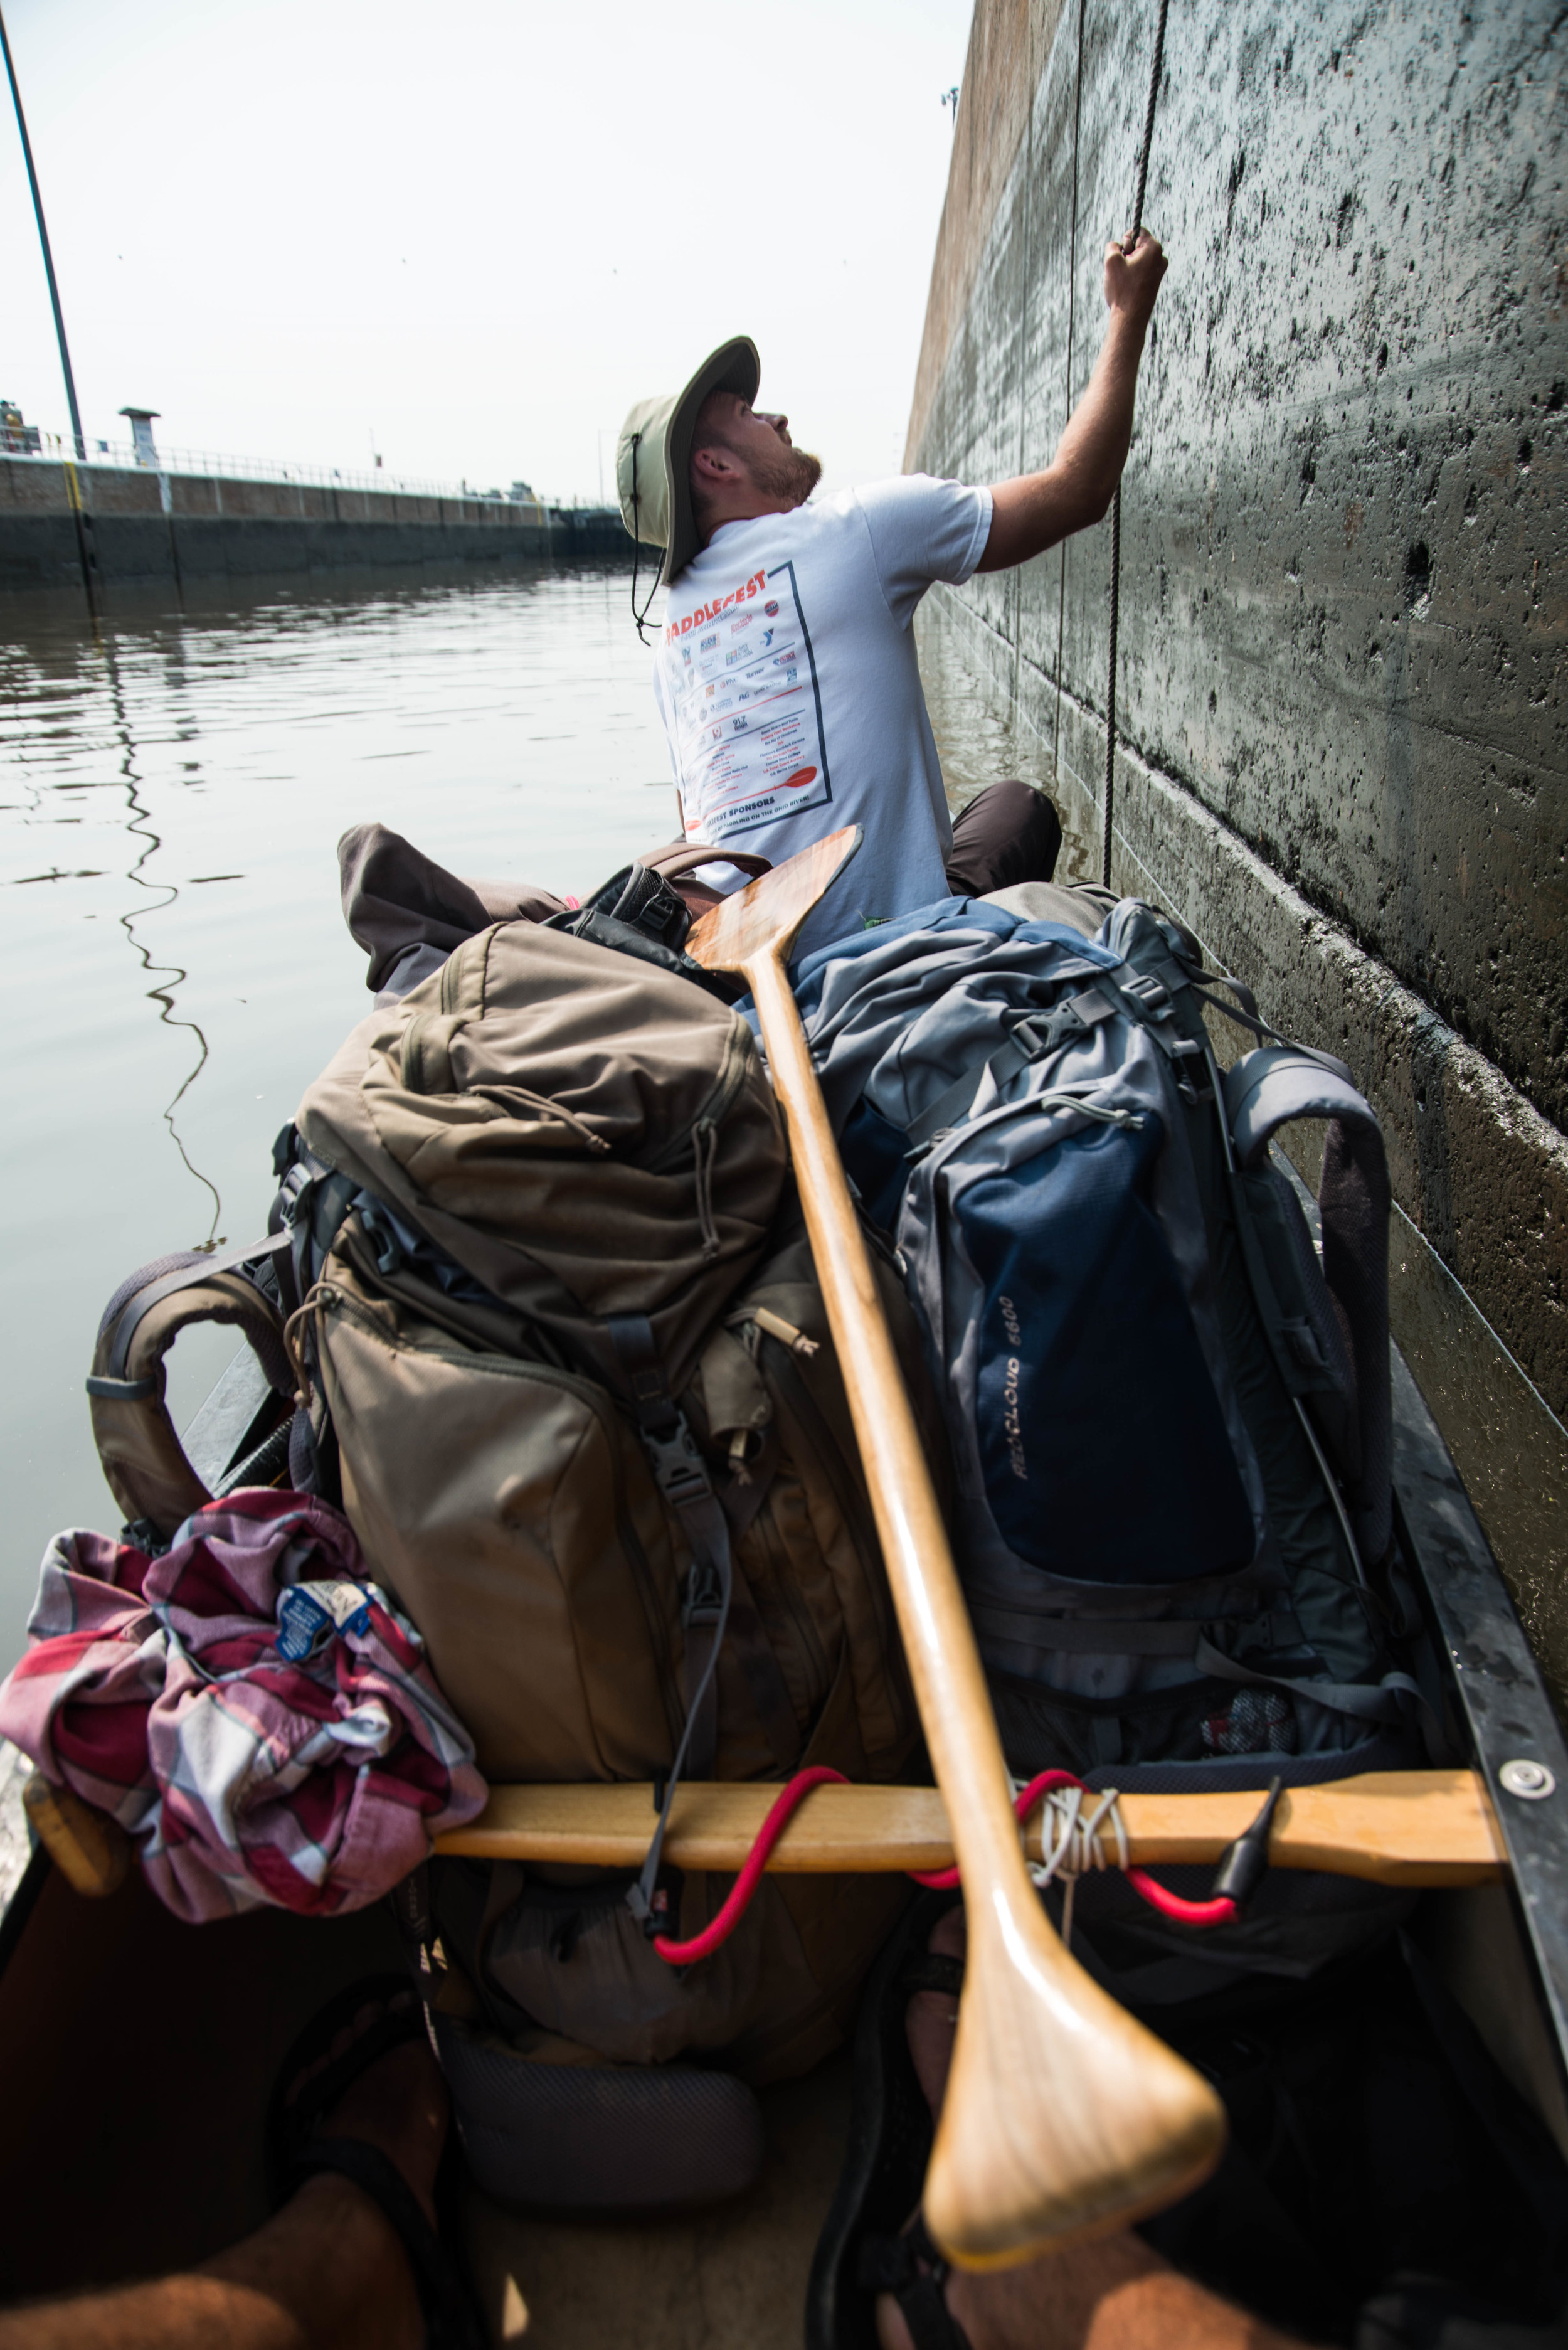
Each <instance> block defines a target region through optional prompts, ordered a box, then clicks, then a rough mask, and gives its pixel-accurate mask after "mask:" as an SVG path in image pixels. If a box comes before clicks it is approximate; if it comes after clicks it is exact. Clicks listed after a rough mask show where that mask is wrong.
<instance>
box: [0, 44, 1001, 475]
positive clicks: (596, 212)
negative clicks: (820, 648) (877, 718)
mask: <svg viewBox="0 0 1568 2350" xmlns="http://www.w3.org/2000/svg"><path fill="white" fill-rule="evenodd" d="M4 12H5V26H6V30H7V32H8V34H9V36H10V42H11V49H12V55H13V57H14V59H15V61H16V72H17V77H18V79H19V81H20V83H21V88H22V99H23V104H24V106H25V108H26V115H27V127H28V130H29V132H30V134H31V137H32V142H33V152H34V159H35V161H36V166H37V170H38V175H39V180H40V182H41V185H42V190H43V196H44V204H45V209H46V213H47V220H48V224H49V235H50V240H51V243H52V245H53V248H54V256H55V267H56V271H57V276H58V279H59V285H60V295H61V300H62V303H63V306H64V309H65V316H66V327H67V334H68V336H69V338H70V348H71V359H72V363H73V366H74V369H75V372H76V380H77V392H78V400H79V401H80V405H81V411H82V424H83V430H84V432H86V434H87V435H88V441H89V445H90V442H92V441H93V440H95V439H98V438H104V439H113V440H116V441H119V440H121V439H123V438H125V437H126V436H127V433H128V430H129V428H128V427H127V425H126V424H125V422H124V421H123V420H122V419H121V418H120V417H119V415H118V414H117V413H116V411H118V410H119V409H120V408H121V407H123V406H125V405H127V404H128V403H134V404H139V405H141V406H145V407H148V408H153V409H157V410H158V411H161V414H160V421H159V422H158V424H157V426H156V428H155V429H156V431H157V432H158V435H159V439H160V445H161V447H162V448H163V449H164V450H166V451H167V450H169V449H171V448H173V449H190V450H205V451H211V452H224V453H232V454H234V455H236V456H254V457H265V458H270V459H274V460H277V461H282V462H285V463H299V464H317V465H325V466H338V467H341V468H343V469H344V470H345V471H353V472H360V471H365V470H369V467H370V466H371V464H372V462H373V452H380V454H381V456H382V458H383V462H384V465H385V468H386V470H387V471H388V472H389V473H398V474H401V475H403V476H405V477H412V478H427V479H432V480H440V481H444V482H455V481H458V480H460V479H462V480H466V481H467V482H469V483H470V484H477V485H478V486H481V487H490V486H499V487H502V488H504V487H506V486H507V485H508V484H510V483H512V482H513V481H514V480H516V479H520V478H521V479H525V480H527V481H528V482H530V483H532V484H533V485H534V486H535V489H537V490H539V491H541V492H543V493H545V494H547V495H551V496H555V497H559V498H563V499H570V498H572V497H574V496H576V497H577V498H580V499H583V500H585V501H588V502H595V503H597V499H598V497H599V494H600V483H601V480H602V482H603V484H604V486H605V490H606V492H607V494H611V495H613V487H614V451H615V436H616V432H617V429H618V425H619V423H620V420H621V418H622V417H623V415H624V414H625V412H626V411H627V409H628V407H629V406H630V405H631V404H632V402H633V400H637V399H639V398H641V397H645V396H646V395H648V394H649V393H652V392H657V391H666V390H675V389H676V388H677V387H678V386H679V385H680V383H681V382H682V381H684V380H685V379H686V377H687V376H689V375H690V374H691V373H692V372H693V371H694V369H695V368H696V367H697V365H698V363H699V362H700V361H701V359H702V358H703V357H704V356H705V354H706V353H707V352H708V351H709V350H710V349H711V348H713V347H714V346H715V345H716V344H718V343H720V342H722V340H724V339H725V338H727V337H728V336H730V335H733V334H737V333H745V334H750V335H751V336H752V337H753V338H754V340H755V341H756V342H757V344H758V347H759V348H760V349H761V352H762V356H763V382H762V390H761V394H760V402H761V404H762V405H763V406H764V407H768V408H783V409H784V411H786V412H787V413H788V415H789V417H790V420H791V431H792V434H793V436H794V439H795V440H796V441H797V442H799V443H800V444H801V445H802V446H803V447H805V448H808V449H813V450H815V451H816V452H817V453H818V454H819V455H821V456H822V458H823V460H824V463H825V466H826V473H825V481H826V484H827V486H829V487H838V486H842V485H844V484H848V483H853V482H857V481H865V480H869V479H875V478H876V477H877V475H879V474H885V473H897V472H898V470H899V467H900V464H901V462H902V456H903V447H904V434H905V427H906V424H907V422H908V419H909V402H910V398H911V395H912V392H913V389H914V379H915V366H916V360H917V359H918V356H919V343H920V332H921V328H922V324H923V321H924V317H925V307H926V294H927V288H928V286H929V277H930V266H931V255H932V251H933V248H934V244H935V239H936V231H937V224H938V221H939V219H940V213H941V206H942V200H943V196H944V194H945V192H946V187H947V175H948V165H949V161H950V153H951V147H952V114H951V109H949V108H947V107H945V106H944V105H943V103H942V95H943V93H944V91H946V90H948V89H950V88H952V87H953V86H954V85H955V84H956V83H958V82H959V80H960V79H961V74H962V69H963V61H964V49H965V45H966V42H967V39H968V33H969V18H970V0H794V5H793V6H792V7H790V8H789V9H787V10H783V11H781V10H775V9H769V8H763V7H759V6H757V5H749V0H726V5H723V6H722V7H715V8H712V9H710V10H706V11H691V12H687V11H683V10H679V9H670V8H665V7H660V6H658V5H641V6H631V5H626V0H576V5H559V0H551V5H540V0H448V5H446V6H444V7H443V8H440V9H432V8H431V7H430V6H429V5H428V0H425V4H424V5H410V0H375V4H374V5H369V0H5V11H4ZM0 395H3V396H5V397H6V398H8V399H11V400H16V401H17V402H18V403H19V404H20V406H21V407H22V409H23V411H24V412H25V414H26V418H27V420H28V421H29V422H36V423H39V424H41V425H43V426H44V428H45V429H46V430H47V431H53V432H65V431H66V430H67V426H68V412H67V406H66V399H65V392H64V390H63V386H62V382H61V376H60V369H59V362H58V358H57V350H56V344H55V337H54V328H53V321H52V318H51V315H50V310H49V300H48V289H47V282H46V279H45V276H44V270H43V265H42V262H41V260H40V257H39V253H38V244H37V239H36V234H35V231H34V225H33V219H32V208H31V201H30V198H29V194H28V191H27V182H26V172H25V169H24V166H23V161H22V154H21V146H20V141H19V140H18V138H17V136H16V124H15V120H14V118H13V117H12V115H11V111H10V107H9V94H8V92H5V90H4V89H3V88H0Z"/></svg>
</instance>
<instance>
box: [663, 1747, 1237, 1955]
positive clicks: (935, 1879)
mask: <svg viewBox="0 0 1568 2350" xmlns="http://www.w3.org/2000/svg"><path fill="white" fill-rule="evenodd" d="M848 1784H849V1782H848V1780H847V1779H846V1777H845V1775H844V1773H843V1772H842V1771H829V1770H828V1769H827V1768H826V1765H824V1764H821V1763H818V1764H817V1765H815V1767H814V1768H813V1769H812V1770H809V1771H797V1772H796V1773H795V1775H794V1778H793V1779H791V1780H790V1781H789V1782H788V1783H787V1784H786V1785H785V1786H784V1787H783V1788H781V1789H780V1791H779V1794H778V1797H777V1800H776V1801H775V1803H774V1806H773V1808H772V1810H771V1811H770V1812H769V1814H768V1815H767V1818H766V1819H765V1820H764V1821H763V1825H762V1826H761V1827H760V1828H759V1829H758V1831H757V1840H756V1842H755V1843H754V1844H753V1846H752V1848H751V1850H750V1852H749V1853H748V1854H747V1855H746V1858H745V1865H744V1866H743V1867H742V1870H741V1873H740V1875H739V1877H736V1879H735V1882H734V1884H733V1885H732V1887H731V1888H730V1892H729V1897H728V1898H727V1899H726V1901H725V1903H724V1906H723V1908H722V1909H721V1910H720V1911H719V1913H718V1915H717V1917H715V1918H713V1919H712V1920H711V1923H710V1924H708V1925H707V1926H705V1927H704V1928H703V1929H702V1931H701V1933H700V1934H694V1935H693V1936H692V1938H691V1940H690V1941H689V1942H672V1941H671V1940H670V1938H669V1936H668V1935H667V1934H657V1935H655V1937H654V1941H653V1947H654V1949H655V1950H657V1951H658V1952H659V1957H660V1958H661V1959H667V1960H669V1962H670V1965H671V1966H672V1967H691V1966H695V1965H696V1963H697V1961H698V1960H699V1959H706V1958H711V1956H712V1954H713V1952H714V1951H715V1950H717V1949H718V1948H719V1946H720V1944H721V1943H722V1942H726V1941H728V1939H729V1938H730V1936H731V1935H732V1933H733V1932H734V1930H735V1929H736V1927H737V1926H738V1925H739V1924H740V1922H741V1919H742V1918H743V1917H744V1915H745V1913H746V1909H747V1907H748V1906H749V1904H750V1902H751V1898H752V1896H753V1893H755V1891H756V1889H757V1887H758V1885H759V1884H760V1883H761V1881H762V1877H763V1870H764V1869H765V1868H766V1866H767V1865H768V1861H769V1858H770V1856H771V1855H772V1853H773V1849H774V1845H776V1844H777V1842H778V1840H779V1838H780V1836H781V1835H783V1834H784V1829H785V1828H786V1827H787V1826H788V1825H789V1822H790V1820H791V1819H792V1817H793V1816H794V1813H795V1812H796V1811H797V1810H798V1809H799V1807H800V1805H801V1804H802V1803H803V1802H804V1801H805V1797H806V1796H807V1795H809V1794H810V1793H811V1791H812V1789H813V1788H814V1787H825V1786H828V1785H833V1786H839V1787H846V1786H847V1785H848ZM1053 1787H1082V1788H1083V1789H1084V1793H1085V1794H1092V1793H1093V1792H1094V1791H1093V1789H1092V1788H1088V1787H1085V1786H1084V1782H1083V1781H1082V1779H1079V1778H1076V1777H1075V1775H1074V1773H1072V1772H1071V1771H1042V1772H1041V1773H1039V1775H1038V1777H1037V1778H1033V1779H1031V1780H1030V1782H1029V1784H1028V1785H1027V1786H1026V1787H1025V1788H1023V1790H1022V1791H1021V1793H1020V1794H1018V1795H1016V1796H1015V1797H1014V1798H1013V1804H1012V1808H1013V1811H1014V1813H1015V1814H1016V1815H1017V1818H1018V1820H1019V1823H1020V1825H1022V1824H1023V1821H1025V1820H1026V1819H1027V1818H1028V1816H1029V1814H1030V1813H1031V1812H1032V1811H1033V1809H1034V1806H1035V1805H1036V1804H1038V1803H1039V1802H1040V1801H1041V1799H1042V1797H1043V1796H1044V1795H1047V1794H1049V1793H1050V1792H1051V1790H1052V1788H1053ZM1123 1874H1124V1875H1125V1877H1126V1878H1127V1883H1128V1884H1129V1885H1130V1886H1131V1887H1132V1889H1133V1891H1134V1892H1135V1893H1137V1894H1138V1895H1139V1896H1140V1897H1141V1898H1143V1899H1144V1900H1145V1901H1147V1903H1148V1905H1149V1907H1150V1908H1152V1909H1158V1911H1159V1913H1160V1915H1161V1917H1164V1918H1175V1920H1176V1921H1177V1923H1178V1924H1179V1925H1182V1926H1226V1925H1229V1924H1230V1922H1231V1919H1232V1918H1234V1917H1235V1916H1236V1914H1237V1913H1236V1904H1235V1903H1234V1902H1233V1901H1232V1900H1231V1899H1230V1898H1229V1897H1228V1896H1224V1895H1222V1896H1221V1897H1220V1899H1219V1900H1218V1901H1184V1900H1183V1899H1182V1898H1181V1896H1180V1894H1179V1893H1172V1892H1171V1891H1169V1889H1168V1887H1166V1886H1163V1885H1161V1884H1160V1883H1159V1882H1158V1879H1156V1878H1155V1877H1151V1876H1150V1875H1149V1873H1148V1871H1147V1868H1128V1869H1126V1870H1124V1872H1123ZM909 1875H910V1876H911V1877H913V1878H914V1880H915V1882H916V1884H917V1885H927V1886H930V1887H932V1888H933V1889H935V1890H936V1891H938V1892H948V1891H950V1890H951V1889H952V1887H955V1886H956V1885H957V1884H958V1883H959V1881H960V1880H959V1872H958V1870H957V1869H956V1868H932V1869H919V1868H912V1869H910V1871H909Z"/></svg>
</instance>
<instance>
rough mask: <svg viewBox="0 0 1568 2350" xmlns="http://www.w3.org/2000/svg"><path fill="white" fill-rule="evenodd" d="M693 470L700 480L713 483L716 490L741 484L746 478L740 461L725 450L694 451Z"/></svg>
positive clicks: (706, 449) (715, 448)
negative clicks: (732, 484) (725, 485)
mask: <svg viewBox="0 0 1568 2350" xmlns="http://www.w3.org/2000/svg"><path fill="white" fill-rule="evenodd" d="M691 470H692V472H693V473H695V474H696V475H697V476H698V478H699V480H701V481H703V482H711V483H712V484H713V485H714V487H715V488H717V487H719V486H721V485H722V484H725V483H729V482H739V481H742V480H743V479H744V478H745V476H744V471H743V469H742V465H741V463H740V461H739V459H738V458H736V457H735V456H733V455H732V452H730V451H729V450H728V449H724V448H718V447H711V448H704V449H693V450H692V452H691Z"/></svg>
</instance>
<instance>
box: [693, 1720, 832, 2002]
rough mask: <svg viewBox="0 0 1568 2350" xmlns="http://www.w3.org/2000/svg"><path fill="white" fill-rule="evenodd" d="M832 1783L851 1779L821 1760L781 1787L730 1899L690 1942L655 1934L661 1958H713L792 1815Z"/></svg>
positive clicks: (737, 1921) (740, 1915)
mask: <svg viewBox="0 0 1568 2350" xmlns="http://www.w3.org/2000/svg"><path fill="white" fill-rule="evenodd" d="M829 1784H832V1785H835V1786H839V1787H847V1785H848V1784H849V1782H848V1780H847V1779H846V1777H845V1775H844V1773H843V1772H842V1771H830V1770H828V1769H827V1767H826V1764H825V1763H817V1764H815V1766H814V1767H813V1768H812V1769H811V1770H809V1771H797V1772H796V1773H795V1774H794V1778H793V1779H792V1780H790V1782H789V1783H788V1784H787V1786H785V1787H784V1788H782V1789H781V1790H780V1793H779V1796H778V1800H777V1802H776V1803H775V1804H774V1807H773V1809H772V1811H771V1812H770V1813H769V1814H768V1815H767V1818H766V1819H765V1820H764V1821H763V1824H762V1826H761V1827H760V1828H759V1829H758V1831H757V1840H756V1842H755V1844H754V1845H753V1846H752V1848H751V1850H750V1852H749V1853H748V1854H747V1855H746V1860H745V1866H744V1867H743V1868H742V1871H741V1873H740V1875H739V1877H736V1879H735V1881H734V1883H733V1885H732V1887H730V1893H729V1898H728V1899H727V1900H726V1902H725V1903H724V1906H723V1908H722V1909H721V1910H720V1912H719V1914H718V1916H717V1917H716V1918H713V1919H712V1920H711V1922H710V1923H709V1924H708V1925H706V1926H704V1927H703V1929H702V1931H701V1933H700V1934H694V1935H693V1936H692V1938H691V1940H690V1941H689V1942H672V1941H671V1940H670V1937H669V1936H668V1935H667V1934H656V1935H655V1936H654V1938H653V1947H654V1949H655V1950H657V1951H658V1952H659V1957H660V1958H661V1959H668V1960H669V1961H670V1965H671V1966H672V1967H694V1966H695V1965H696V1963H697V1961H698V1960H699V1959H706V1958H711V1956H712V1953H713V1952H714V1951H715V1950H717V1949H718V1947H719V1945H720V1943H721V1942H726V1941H728V1940H729V1938H730V1936H731V1935H732V1933H733V1932H734V1930H735V1929H736V1927H737V1926H738V1925H739V1924H740V1922H741V1919H742V1918H743V1917H744V1915H745V1913H746V1907H747V1904H748V1903H749V1902H750V1900H751V1898H752V1896H753V1893H754V1892H755V1891H756V1889H757V1887H758V1886H759V1884H760V1883H761V1882H762V1875H763V1869H764V1868H766V1866H767V1865H768V1856H769V1855H770V1854H771V1853H772V1851H773V1848H774V1845H775V1844H777V1842H778V1840H779V1838H780V1836H782V1835H783V1834H784V1830H785V1828H786V1827H787V1826H788V1825H789V1822H790V1817H791V1814H793V1813H794V1811H795V1810H796V1809H797V1808H798V1806H799V1805H800V1804H801V1803H802V1801H803V1800H804V1799H805V1796H807V1795H809V1794H810V1793H811V1791H812V1789H813V1788H814V1787H826V1786H827V1785H829Z"/></svg>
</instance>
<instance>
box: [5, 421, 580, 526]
mask: <svg viewBox="0 0 1568 2350" xmlns="http://www.w3.org/2000/svg"><path fill="white" fill-rule="evenodd" d="M87 452H88V453H87V457H86V459H85V461H78V462H85V463H87V464H88V466H89V467H90V466H93V465H109V466H115V467H118V468H119V469H121V470H123V471H126V472H131V473H200V474H206V475H209V476H213V477H216V478H217V479H219V480H222V481H231V482H286V483H296V484H299V485H300V486H301V487H303V488H305V489H314V490H372V491H379V492H381V493H382V494H386V495H389V496H393V497H409V498H450V499H453V500H456V499H462V498H467V499H470V500H473V501H476V502H478V503H479V504H484V505H497V504H499V505H517V506H520V507H521V508H523V509H524V511H525V512H526V511H533V512H535V513H536V514H538V515H540V516H541V517H542V516H543V515H545V512H546V511H547V510H548V509H549V508H550V507H551V506H553V505H554V506H560V505H563V504H565V503H566V501H564V500H556V499H549V498H544V497H540V496H538V495H535V497H533V498H532V499H528V498H514V497H513V496H512V494H511V493H510V491H507V490H496V489H485V490H482V489H478V488H476V487H475V485H474V484H472V482H431V481H423V480H420V479H417V478H415V477H414V476H412V475H410V474H406V473H389V472H387V471H386V470H385V469H384V468H378V469H377V471H376V472H374V473H353V472H351V471H349V470H348V468H346V467H342V466H337V465H292V464H282V463H277V462H275V460H273V459H271V458H267V457H230V456H221V455H219V454H217V453H215V452H213V450H210V449H160V450H159V452H158V462H157V463H156V465H149V464H148V463H146V462H145V461H144V460H143V459H142V458H140V457H139V456H138V455H137V453H136V449H135V446H134V444H133V443H132V442H128V441H99V440H91V439H89V440H88V443H87ZM0 453H3V454H5V455H12V456H16V457H17V458H21V459H24V460H25V461H26V462H31V463H35V464H58V463H61V462H62V460H65V459H68V458H69V457H70V456H71V444H70V442H69V440H68V438H67V436H66V434H64V433H62V432H45V433H44V434H43V435H42V443H41V446H40V447H39V448H38V449H37V450H36V452H31V454H30V456H29V453H28V452H23V451H21V450H5V451H0ZM571 504H572V505H573V506H575V505H576V504H577V500H576V498H574V499H572V501H571Z"/></svg>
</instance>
